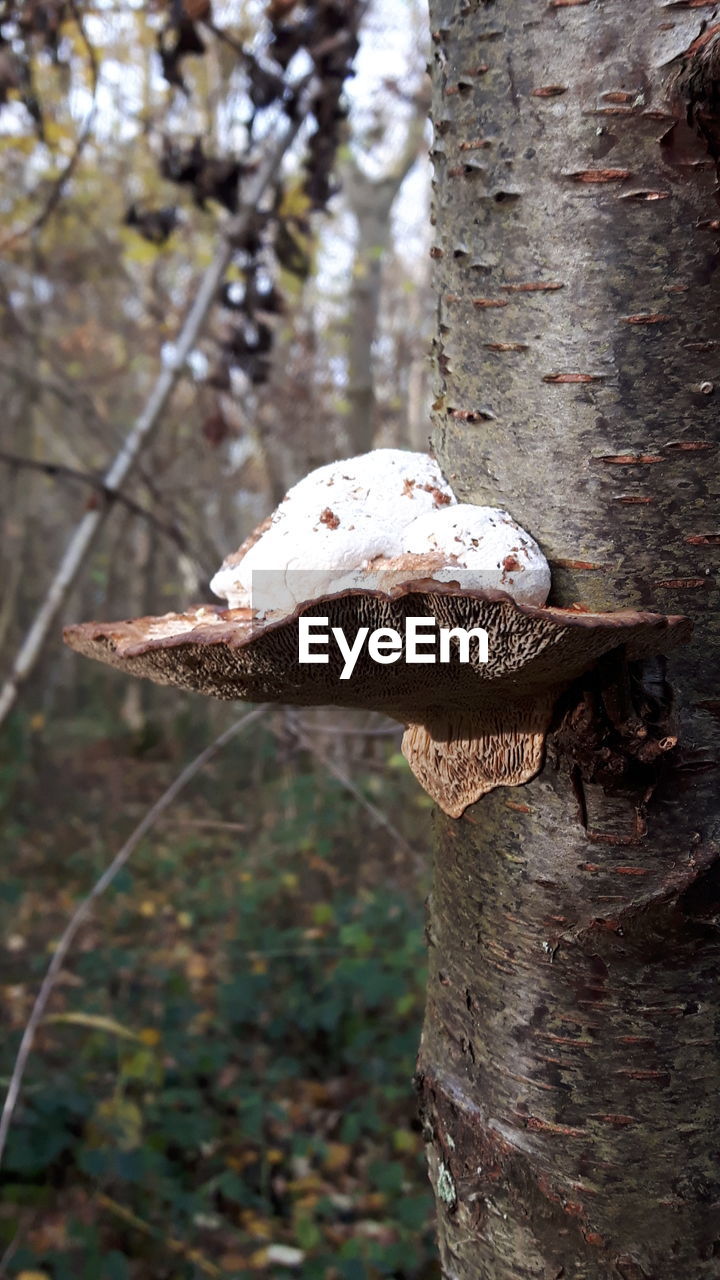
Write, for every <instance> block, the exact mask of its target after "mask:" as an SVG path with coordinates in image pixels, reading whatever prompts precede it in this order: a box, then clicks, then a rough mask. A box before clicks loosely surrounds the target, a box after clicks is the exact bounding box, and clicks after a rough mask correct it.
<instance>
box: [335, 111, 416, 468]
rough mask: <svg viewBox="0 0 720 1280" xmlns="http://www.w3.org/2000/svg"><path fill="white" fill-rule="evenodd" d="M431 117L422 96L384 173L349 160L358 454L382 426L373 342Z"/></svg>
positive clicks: (351, 396)
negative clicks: (396, 229)
mask: <svg viewBox="0 0 720 1280" xmlns="http://www.w3.org/2000/svg"><path fill="white" fill-rule="evenodd" d="M426 116H427V102H426V101H425V100H424V99H423V97H422V95H421V96H419V97H418V100H417V109H416V114H415V115H414V116H413V117H412V118H411V120H410V122H409V125H408V131H407V136H406V138H405V145H404V146H403V148H402V152H401V154H400V155H399V157H398V159H397V161H396V163H395V165H394V166H393V167H392V168H391V169H390V171H389V172H388V173H386V174H384V175H383V176H382V177H381V178H371V177H369V176H368V175H367V174H366V173H364V172H363V170H362V169H361V168H360V167H359V166H358V165H357V164H356V163H355V162H354V161H352V160H351V161H350V162H349V163H348V165H347V172H346V177H345V191H346V197H347V200H348V204H349V206H350V210H351V212H352V215H353V217H354V219H355V222H356V224H357V241H356V245H355V254H354V257H353V265H352V286H351V289H350V298H349V307H348V317H349V319H348V374H347V377H348V387H347V399H348V404H349V410H348V416H347V422H346V424H345V430H346V433H347V437H348V441H349V444H350V449H351V451H352V452H353V453H367V451H368V449H371V448H372V444H373V439H374V437H375V432H376V430H377V422H376V397H375V378H374V375H373V345H374V343H375V342H376V341H377V338H378V321H379V317H380V295H381V290H382V277H383V266H384V262H385V258H386V257H387V253H388V250H389V248H390V246H391V243H392V221H391V215H392V210H393V205H394V204H395V201H396V199H397V197H398V194H399V192H400V188H401V187H402V185H403V182H404V181H405V179H406V177H407V175H408V173H409V172H410V170H411V169H412V166H413V165H414V163H415V161H416V160H417V157H418V154H419V151H420V146H421V144H422V139H423V133H424V130H425V120H426Z"/></svg>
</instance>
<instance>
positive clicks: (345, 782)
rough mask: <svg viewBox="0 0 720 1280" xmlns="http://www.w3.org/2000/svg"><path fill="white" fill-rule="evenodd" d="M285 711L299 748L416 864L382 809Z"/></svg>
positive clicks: (290, 711)
mask: <svg viewBox="0 0 720 1280" xmlns="http://www.w3.org/2000/svg"><path fill="white" fill-rule="evenodd" d="M286 710H287V719H288V722H289V723H290V725H291V726H292V730H293V733H294V734H295V735H296V737H297V739H298V742H299V743H300V744H301V746H303V747H304V748H305V750H306V751H309V752H310V754H311V755H313V756H314V757H315V759H316V760H318V761H319V762H320V764H321V765H322V766H323V768H325V769H327V771H328V773H330V774H332V776H333V778H335V779H336V780H337V781H338V782H339V783H340V784H341V786H343V787H344V788H345V790H346V791H349V793H350V795H351V796H353V798H354V799H355V800H357V802H358V804H359V805H362V807H363V809H365V810H366V811H367V812H368V813H369V814H370V817H371V818H372V819H373V821H374V822H376V823H377V824H378V826H380V827H384V828H385V830H386V831H387V832H388V833H389V834H390V835H391V836H392V838H393V840H394V841H395V842H396V844H397V845H398V848H400V849H402V850H403V852H404V853H406V854H409V855H410V857H411V858H412V859H413V861H414V862H417V861H418V853H417V850H416V849H413V847H412V845H411V844H410V843H409V841H408V840H406V839H405V836H404V835H403V834H402V832H401V831H398V829H397V827H396V826H395V824H394V823H393V822H392V821H391V820H390V818H388V816H387V814H386V813H383V811H382V809H378V807H377V805H374V804H373V802H372V800H368V798H367V796H364V795H363V793H362V791H361V790H360V788H359V787H358V786H356V784H355V783H354V782H353V780H352V778H348V776H347V774H346V773H344V772H343V770H342V769H339V768H338V766H337V765H336V764H335V762H334V761H333V760H329V759H328V757H327V756H326V755H325V754H324V752H322V751H321V750H320V748H319V747H318V745H317V743H315V742H313V741H312V738H310V737H309V735H307V734H306V732H305V730H304V728H303V727H302V726H301V724H300V721H299V719H298V717H297V714H296V713H295V712H294V710H293V709H292V708H287V709H286Z"/></svg>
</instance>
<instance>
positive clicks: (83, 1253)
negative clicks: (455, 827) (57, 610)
mask: <svg viewBox="0 0 720 1280" xmlns="http://www.w3.org/2000/svg"><path fill="white" fill-rule="evenodd" d="M12 732H13V733H14V734H15V738H14V740H13V744H12V746H11V747H9V748H7V749H6V751H5V753H4V755H3V756H1V757H0V786H1V787H2V795H0V801H2V802H4V804H5V809H4V818H3V827H2V845H3V848H4V850H5V855H4V857H3V861H4V864H5V865H4V868H3V876H2V882H1V886H0V925H1V927H2V935H1V936H2V941H3V943H4V949H2V950H0V987H1V992H0V994H1V995H2V1003H3V1007H4V1009H5V1010H6V1012H7V1014H8V1016H7V1018H6V1023H7V1024H8V1025H9V1026H10V1028H11V1030H10V1032H9V1034H6V1035H5V1036H4V1038H3V1044H2V1048H1V1050H0V1075H1V1076H2V1077H3V1086H2V1092H3V1094H4V1090H5V1086H6V1084H7V1078H8V1075H9V1072H10V1070H11V1066H12V1062H13V1058H14V1054H15V1052H16V1050H17V1046H18V1042H19V1037H20V1035H21V1033H22V1028H23V1026H24V1023H25V1021H26V1019H27V1015H28V1013H29V1010H30V1007H31V1003H32V999H33V998H34V995H35V992H36V990H37V985H38V982H39V980H40V978H41V976H42V973H43V971H44V968H45V967H46V965H47V962H48V958H49V954H50V952H51V949H52V946H53V943H54V940H55V939H57V937H58V936H59V933H60V931H61V929H62V927H63V925H64V923H65V922H66V920H67V918H68V916H69V914H70V912H71V911H72V908H73V906H74V905H75V904H76V903H77V902H78V901H79V899H80V898H81V897H82V896H83V894H84V893H85V892H86V891H87V889H88V888H89V887H90V886H91V884H92V883H93V881H94V880H95V879H96V877H97V875H98V874H99V873H100V871H101V870H102V868H103V867H104V866H105V865H106V864H107V862H108V861H109V860H110V858H111V857H112V855H113V853H114V852H115V850H116V848H117V847H118V845H119V844H120V842H121V840H122V839H123V837H124V836H126V835H127V833H128V832H129V830H130V829H131V828H132V826H133V825H134V824H135V823H136V822H137V821H138V820H139V818H140V817H141V816H142V813H143V812H144V810H145V809H146V808H147V806H148V804H149V803H152V800H153V799H154V798H155V797H156V796H157V795H158V794H159V793H160V792H161V791H162V789H163V787H164V786H166V785H167V783H168V782H169V781H170V780H171V778H172V777H173V776H174V775H175V774H176V773H177V771H178V762H179V764H180V765H181V764H182V762H183V760H184V759H185V758H187V755H191V754H192V750H193V749H195V744H193V747H192V749H188V750H187V751H186V753H185V754H184V755H183V750H184V747H183V746H179V745H178V740H177V737H174V738H172V746H170V745H169V742H170V740H171V738H170V737H168V736H167V735H163V734H158V735H155V738H154V740H153V745H152V749H151V750H149V751H145V750H144V749H143V751H141V752H139V753H137V752H135V753H134V752H133V750H132V749H131V747H130V744H129V743H128V742H127V741H126V740H113V739H112V738H107V737H106V738H100V737H98V736H97V735H95V736H92V735H87V734H84V733H78V732H77V731H76V732H75V734H74V735H73V734H72V733H70V734H66V735H63V736H62V738H60V737H59V736H58V737H57V738H55V739H54V738H53V736H52V734H48V735H47V738H46V739H45V740H44V741H43V742H40V743H39V742H38V741H37V737H38V734H41V733H42V725H41V724H40V722H39V721H38V719H37V717H36V721H35V728H34V729H32V727H31V728H28V726H27V725H22V724H20V725H18V723H17V722H16V723H15V725H14V727H13V730H12ZM33 734H34V735H35V737H34V738H33ZM188 736H190V735H188ZM210 736H211V735H210ZM8 741H9V740H8ZM351 765H352V777H353V782H354V783H355V785H356V786H357V787H358V788H359V789H360V791H361V793H362V794H364V795H366V796H367V797H368V799H370V800H371V801H372V803H373V804H374V805H376V806H377V807H378V808H379V809H381V810H382V811H384V812H386V813H388V814H391V815H392V822H393V824H394V825H395V826H396V827H398V828H400V830H401V832H402V835H403V837H404V838H405V840H407V841H408V842H409V843H410V844H412V845H414V847H415V848H416V849H420V848H422V844H423V842H424V841H425V840H426V835H425V827H426V823H427V815H426V810H425V806H424V803H423V801H424V798H423V797H420V796H418V792H417V790H416V788H415V785H414V783H413V782H412V780H411V779H409V778H408V776H407V774H406V773H405V770H404V767H403V766H401V765H400V763H399V761H398V759H397V745H396V744H394V745H390V746H388V745H386V744H385V743H382V742H381V743H380V745H379V746H378V747H377V748H375V747H373V750H372V752H371V753H370V755H369V756H368V758H364V757H363V758H362V759H360V760H356V761H353V762H351ZM421 879H422V873H421V872H418V863H417V860H413V859H412V856H411V855H410V854H409V853H408V852H407V850H406V849H405V846H402V847H400V848H398V847H397V842H396V841H394V839H393V837H392V836H391V835H390V834H389V833H388V831H387V830H385V829H383V828H382V827H381V826H378V825H377V824H375V823H373V821H372V819H371V818H370V817H369V815H368V814H367V812H366V811H365V810H364V809H363V808H362V807H361V806H359V805H358V801H357V799H356V798H354V797H353V796H352V795H351V794H350V793H349V792H348V791H347V790H346V789H344V788H343V787H342V786H341V785H340V784H339V783H338V782H337V780H336V779H334V778H333V777H332V776H331V775H330V774H329V773H327V771H325V770H324V769H323V768H322V767H321V766H319V765H318V763H317V760H315V759H314V758H313V757H312V756H308V754H307V753H306V752H304V751H300V750H298V749H297V748H296V747H294V746H292V744H290V745H289V744H288V743H287V742H286V741H285V740H284V739H283V734H282V732H281V731H280V730H279V729H278V725H277V724H274V725H268V726H258V727H257V731H256V730H253V733H252V737H251V739H246V740H244V741H243V740H238V741H237V743H236V744H235V745H234V746H233V747H232V748H229V749H228V751H227V753H226V755H225V756H224V757H223V758H219V759H217V760H216V761H215V762H214V763H213V764H212V765H211V766H210V767H209V769H208V770H207V772H206V774H205V775H204V776H203V777H202V778H201V779H198V780H197V781H196V783H194V784H193V786H192V789H191V791H189V792H188V793H187V794H186V795H185V796H183V798H182V799H181V800H180V801H179V802H178V803H177V805H176V806H175V808H174V809H173V810H172V811H171V813H170V814H169V815H168V817H167V819H166V820H163V821H161V822H160V823H159V824H158V826H157V827H156V828H155V830H154V831H153V833H152V834H151V835H150V836H149V837H148V838H147V839H146V841H145V843H144V844H143V845H142V847H141V848H139V849H138V850H137V852H136V854H135V855H134V857H133V860H132V862H131V864H130V866H129V867H128V868H127V869H126V870H124V871H123V872H122V873H121V874H120V876H119V878H118V881H117V882H116V884H115V886H114V887H113V888H112V889H111V890H110V891H109V893H108V894H107V896H106V898H105V899H104V900H103V901H102V902H101V904H100V905H99V907H98V909H97V910H96V912H95V915H94V917H93V920H92V922H91V923H90V924H88V925H87V926H86V927H85V928H84V929H83V931H82V933H81V935H80V936H79V938H78V940H77V943H76V946H75V948H74V950H73V952H72V954H71V956H70V958H69V960H68V962H67V964H66V965H65V967H64V969H63V972H62V974H61V978H60V981H59V983H58V987H57V990H56V992H55V995H54V998H53V1001H52V1005H51V1012H50V1017H49V1019H48V1020H47V1021H46V1022H45V1024H44V1026H43V1028H42V1029H41V1032H40V1035H39V1038H38V1042H37V1045H36V1049H35V1052H34V1054H33V1056H32V1058H31V1061H30V1065H29V1069H28V1072H27V1076H26V1080H25V1085H24V1090H23V1095H22V1102H21V1105H20V1107H19V1108H18V1110H17V1113H16V1116H15V1121H14V1124H13V1128H12V1131H11V1135H10V1141H9V1145H8V1150H7V1153H6V1159H5V1162H4V1165H3V1168H2V1171H1V1172H0V1192H1V1198H0V1259H3V1267H4V1270H3V1274H4V1275H5V1276H7V1277H9V1278H15V1280H17V1278H19V1277H24V1278H25V1280H27V1278H28V1276H30V1277H32V1280H38V1278H39V1277H49V1278H50V1280H195V1277H201V1276H218V1277H235V1278H236V1280H240V1278H241V1277H246V1276H247V1277H249V1276H258V1275H260V1276H267V1277H271V1278H272V1277H285V1278H287V1277H291V1276H293V1275H295V1276H302V1277H304V1278H307V1280H363V1278H364V1277H368V1278H372V1277H383V1276H389V1277H396V1280H420V1278H421V1277H422V1278H423V1280H429V1278H430V1277H435V1276H437V1275H438V1272H437V1269H436V1262H435V1251H434V1245H433V1232H432V1204H431V1196H430V1191H429V1185H428V1182H427V1175H426V1171H425V1166H424V1156H423V1150H422V1142H421V1137H420V1134H419V1131H418V1126H417V1122H416V1120H415V1108H414V1095H413V1090H412V1084H411V1079H412V1073H413V1068H414V1060H415V1054H416V1050H417V1042H418V1036H419V1029H420V1022H421V1016H422V1007H423V984H424V941H423V927H422V914H423V913H422V897H423V894H424V892H425V889H426V885H425V884H423V883H421V882H420V881H421Z"/></svg>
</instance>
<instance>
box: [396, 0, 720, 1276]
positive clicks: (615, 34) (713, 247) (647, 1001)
mask: <svg viewBox="0 0 720 1280" xmlns="http://www.w3.org/2000/svg"><path fill="white" fill-rule="evenodd" d="M430 9H431V24H432V29H433V40H434V59H433V66H434V124H435V134H436V140H435V144H434V145H435V155H434V159H435V178H436V191H435V210H436V242H435V248H434V250H433V257H434V258H435V259H436V268H437V291H438V309H439V327H438V334H437V361H438V388H437V398H436V401H435V411H436V415H435V444H436V449H437V453H438V456H439V459H440V461H441V464H442V465H443V468H444V470H445V472H446V475H447V476H448V478H449V480H450V481H451V483H452V484H453V486H454V488H455V490H456V492H457V493H458V495H459V496H460V498H461V499H465V500H468V501H473V502H480V503H490V504H492V505H495V506H503V507H507V508H508V509H509V510H510V512H511V513H512V514H513V516H514V517H515V518H516V519H518V520H519V521H520V523H522V524H523V525H524V526H525V527H526V528H528V529H529V530H530V531H531V532H532V533H533V534H534V535H535V536H536V537H537V538H538V540H539V541H540V542H541V544H542V546H543V548H544V550H545V552H546V554H547V555H548V558H549V559H550V561H551V564H552V568H553V584H554V585H553V597H552V600H553V603H556V604H560V605H566V606H569V605H571V604H573V603H576V602H583V603H584V604H585V605H590V606H592V607H597V608H623V607H636V608H637V607H640V608H643V609H652V610H657V611H658V612H663V613H688V614H690V615H691V616H692V617H693V619H694V621H695V638H694V641H693V643H692V645H691V647H690V648H689V649H688V650H687V651H686V652H685V653H683V654H681V655H680V656H679V657H677V658H676V659H675V660H674V661H673V662H672V665H671V667H670V669H669V673H668V674H669V678H670V679H671V680H672V684H673V686H674V690H675V700H676V708H677V714H678V721H679V733H680V747H679V748H678V750H677V751H674V752H671V753H670V756H669V763H668V765H667V767H666V768H665V769H664V770H663V771H662V772H661V771H659V770H656V769H655V768H654V767H652V766H651V765H649V764H648V763H647V762H645V763H643V762H642V760H641V757H642V751H639V754H638V748H637V743H638V741H639V740H640V738H641V737H642V734H643V732H647V724H648V722H649V721H652V720H653V719H654V721H655V723H658V722H659V721H661V720H664V721H666V722H667V723H668V724H669V723H670V715H671V713H670V711H669V700H670V689H669V686H668V684H667V683H666V680H665V677H664V675H663V672H662V668H661V666H660V664H659V663H655V664H648V663H646V664H645V665H644V666H642V667H635V668H634V669H633V670H631V671H630V672H627V671H625V672H624V674H623V673H622V670H621V668H620V666H619V665H618V666H617V667H616V671H615V674H613V673H608V672H607V671H605V672H603V673H597V674H596V675H594V676H593V677H591V678H589V679H588V680H586V681H585V682H584V687H583V688H582V689H581V688H577V689H574V690H572V691H571V693H570V694H569V695H568V696H567V698H566V699H565V701H564V704H563V707H561V708H558V710H557V715H556V723H555V730H554V732H553V734H551V737H550V741H549V744H548V752H547V759H546V764H545V767H544V769H543V772H542V773H541V775H540V776H539V777H537V778H536V779H535V780H534V781H533V782H531V783H529V784H528V785H526V786H524V787H522V788H517V789H500V790H497V791H495V792H493V793H492V794H491V795H489V796H487V797H486V798H485V799H483V800H482V801H481V802H480V803H479V804H477V805H476V806H474V807H473V808H472V809H471V810H469V811H468V812H467V813H466V815H465V817H464V818H463V819H461V820H459V821H453V820H452V819H449V818H444V817H442V816H439V818H438V820H437V858H436V868H435V879H434V888H433V891H432V895H431V900H430V904H429V921H428V936H429V943H430V979H429V982H430V986H429V998H428V1009H427V1018H426V1023H425V1029H424V1034H423V1041H422V1047H421V1052H420V1060H419V1066H418V1076H417V1085H418V1091H419V1094H420V1101H421V1109H422V1114H423V1117H424V1121H425V1125H426V1134H427V1140H428V1144H429V1146H428V1149H429V1154H430V1170H431V1179H432V1181H433V1185H434V1187H435V1190H436V1194H437V1202H438V1220H439V1237H440V1250H441V1257H442V1265H443V1275H444V1276H445V1277H446V1278H452V1280H469V1278H470V1277H472V1280H525V1278H529V1277H542V1278H543V1280H546V1278H547V1280H559V1278H560V1277H563V1280H599V1278H600V1277H603V1278H605V1277H619V1278H620V1280H679V1278H680V1277H682V1278H683V1280H700V1278H701V1277H702V1278H703V1280H704V1278H705V1277H707V1278H708V1280H709V1278H710V1277H717V1276H718V1275H720V1125H719V1121H720V1114H719V1113H720V1094H719V1093H718V1088H717V1082H718V1072H719V1070H720V1064H719V1062H718V1045H719V1040H718V1010H719V1008H720V931H718V912H719V911H720V890H719V886H720V857H719V851H720V820H719V805H718V794H717V785H718V774H717V768H718V765H717V762H718V759H720V757H719V756H718V746H719V744H718V736H719V733H718V731H719V729H720V697H719V695H718V690H717V675H716V673H717V662H718V649H719V647H720V627H719V625H718V614H717V600H718V595H717V589H716V580H715V572H716V566H717V562H718V553H719V548H720V521H719V513H718V506H717V494H718V487H719V483H718V468H717V444H718V398H719V397H720V367H719V365H718V354H719V352H720V297H719V296H718V289H717V275H716V268H717V264H718V232H719V230H720V219H719V218H718V204H717V199H716V196H715V188H716V175H715V167H714V163H713V161H712V159H711V158H709V156H708V153H707V150H706V149H705V146H704V144H702V143H701V142H700V141H699V140H698V138H697V137H696V136H695V134H694V133H693V131H692V130H691V129H690V128H689V127H688V125H687V123H686V120H685V111H684V108H683V105H682V103H681V102H680V101H678V100H677V95H675V94H674V93H673V91H672V85H673V82H674V81H675V80H676V79H677V75H678V72H684V71H685V70H686V66H687V61H686V60H687V59H692V58H694V57H695V58H697V57H698V56H704V57H707V55H708V49H711V48H712V47H713V46H712V41H713V40H714V39H716V36H715V32H716V31H717V30H718V27H717V26H716V24H718V23H720V5H713V4H702V3H698V0H674V2H669V0H662V2H661V0H647V2H646V3H644V4H640V3H637V2H636V3H635V4H632V5H631V4H629V3H628V0H602V3H591V0H551V3H550V4H548V3H546V0H504V3H500V2H499V0H497V2H495V0H482V2H481V0H431V5H430ZM698 38H700V40H699V43H698V44H697V45H694V42H695V41H698ZM709 42H710V43H709ZM681 55H684V58H683V56H681ZM682 83H683V84H684V85H685V86H687V84H688V78H687V76H686V75H683V77H682ZM690 84H691V88H692V91H693V92H698V91H702V86H701V88H700V89H698V85H697V83H696V81H695V80H694V79H693V78H692V77H690ZM711 108H712V104H710V110H711ZM695 114H696V115H698V113H697V112H696V113H695ZM699 118H700V120H701V123H702V122H703V121H704V125H705V127H706V132H707V133H710V134H711V133H712V129H711V128H710V127H709V126H708V119H709V118H710V117H709V116H708V114H707V112H706V113H704V114H703V112H702V111H700V113H699ZM713 498H715V500H716V501H715V506H714V507H713ZM618 672H620V674H618ZM621 677H622V678H625V677H627V678H628V680H629V685H628V686H627V688H626V689H625V691H624V692H625V695H626V701H628V705H629V706H630V707H631V711H630V712H628V710H627V708H626V709H625V711H624V712H622V713H621V712H620V711H617V710H616V712H615V713H613V710H612V708H613V706H615V708H616V709H617V707H618V705H619V702H618V700H619V698H620V694H621V693H622V692H623V691H622V689H621V688H620V683H621ZM633 735H635V745H634V747H633V746H632V738H633ZM633 752H634V753H635V754H633ZM630 757H632V759H631V758H630ZM613 777H615V778H616V780H617V781H616V784H615V785H613Z"/></svg>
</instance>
